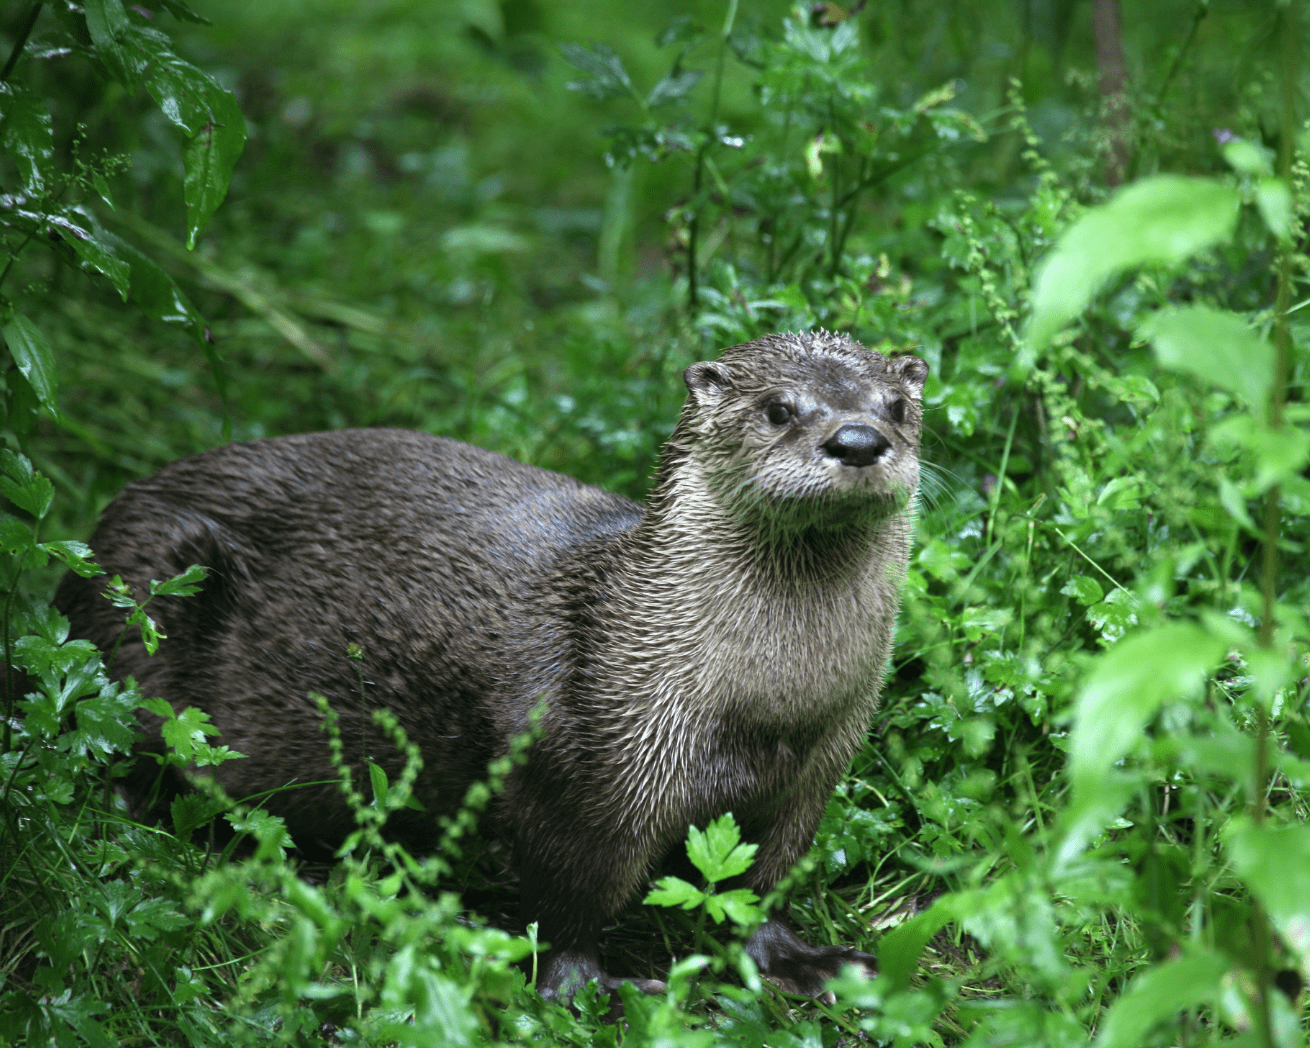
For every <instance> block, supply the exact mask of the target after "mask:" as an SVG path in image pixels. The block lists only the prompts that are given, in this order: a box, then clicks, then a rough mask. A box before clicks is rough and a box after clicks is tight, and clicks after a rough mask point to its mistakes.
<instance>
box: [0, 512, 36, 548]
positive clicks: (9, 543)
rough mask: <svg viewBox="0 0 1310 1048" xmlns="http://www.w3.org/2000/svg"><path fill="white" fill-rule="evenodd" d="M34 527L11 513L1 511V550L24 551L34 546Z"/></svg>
mask: <svg viewBox="0 0 1310 1048" xmlns="http://www.w3.org/2000/svg"><path fill="white" fill-rule="evenodd" d="M32 544H33V535H32V529H31V528H29V527H28V526H27V525H26V524H24V523H23V522H22V521H21V520H19V519H18V518H17V517H15V516H13V515H12V514H9V513H0V552H2V553H10V554H13V553H24V552H26V551H27V550H29V549H31V548H32Z"/></svg>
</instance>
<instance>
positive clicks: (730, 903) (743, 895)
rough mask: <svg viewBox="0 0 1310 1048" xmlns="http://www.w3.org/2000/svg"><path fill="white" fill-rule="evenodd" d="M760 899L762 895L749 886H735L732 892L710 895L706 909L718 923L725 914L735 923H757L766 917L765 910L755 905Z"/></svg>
mask: <svg viewBox="0 0 1310 1048" xmlns="http://www.w3.org/2000/svg"><path fill="white" fill-rule="evenodd" d="M759 901H760V897H759V896H758V895H756V894H755V893H754V892H753V891H751V890H750V889H749V888H734V889H733V890H732V891H730V892H719V893H718V894H716V895H711V896H709V897H708V898H707V899H706V900H705V909H706V912H708V913H709V915H710V916H711V917H713V918H714V922H715V923H716V924H719V923H721V922H722V921H723V918H724V917H725V916H726V917H728V918H730V919H731V920H732V922H733V923H734V924H741V925H749V924H756V923H758V922H759V921H760V920H762V919H763V917H764V914H763V912H762V911H761V910H760V908H759V907H758V906H756V905H755V904H756V903H757V902H759Z"/></svg>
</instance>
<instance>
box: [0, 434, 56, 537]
mask: <svg viewBox="0 0 1310 1048" xmlns="http://www.w3.org/2000/svg"><path fill="white" fill-rule="evenodd" d="M0 470H3V472H0V493H3V494H4V496H5V497H6V498H7V499H9V501H10V502H12V503H13V504H14V505H15V506H18V507H19V508H20V509H24V510H26V511H27V512H28V513H30V514H32V516H34V517H36V519H37V520H40V519H41V518H42V517H44V516H45V515H46V513H47V512H48V511H49V510H50V503H51V502H52V501H53V500H54V497H55V486H54V485H53V484H51V483H50V481H48V480H47V479H46V478H45V477H43V476H41V474H40V473H37V472H35V471H34V470H33V469H32V463H31V462H29V461H28V460H27V458H26V457H25V456H23V455H18V454H15V453H14V452H12V451H10V450H8V449H7V448H6V449H3V450H0Z"/></svg>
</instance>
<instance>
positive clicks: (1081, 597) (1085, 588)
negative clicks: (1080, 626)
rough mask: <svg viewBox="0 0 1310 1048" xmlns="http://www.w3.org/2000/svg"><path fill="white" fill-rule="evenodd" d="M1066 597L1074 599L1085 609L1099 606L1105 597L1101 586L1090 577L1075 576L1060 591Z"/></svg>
mask: <svg viewBox="0 0 1310 1048" xmlns="http://www.w3.org/2000/svg"><path fill="white" fill-rule="evenodd" d="M1060 592H1061V593H1063V594H1064V595H1065V596H1066V597H1073V599H1074V600H1076V601H1077V602H1078V603H1079V604H1081V605H1082V606H1083V607H1084V608H1088V607H1091V606H1092V605H1093V604H1098V603H1100V601H1101V600H1102V599H1104V597H1105V590H1103V589H1101V584H1100V583H1099V582H1097V581H1096V580H1095V579H1094V578H1091V577H1090V576H1088V575H1075V576H1074V577H1073V578H1071V579H1070V580H1069V581H1068V582H1066V583H1065V584H1064V586H1063V587H1062V588H1061V589H1060Z"/></svg>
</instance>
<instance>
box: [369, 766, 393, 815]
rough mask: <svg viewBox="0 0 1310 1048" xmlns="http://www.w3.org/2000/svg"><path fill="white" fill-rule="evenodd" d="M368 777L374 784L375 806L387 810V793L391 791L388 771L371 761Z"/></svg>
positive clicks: (379, 809) (380, 809)
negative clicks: (388, 782)
mask: <svg viewBox="0 0 1310 1048" xmlns="http://www.w3.org/2000/svg"><path fill="white" fill-rule="evenodd" d="M368 777H369V781H370V782H372V784H373V807H375V808H377V810H378V811H386V810H387V793H388V791H389V787H388V784H387V773H386V772H385V771H383V770H382V769H381V768H379V767H378V766H377V765H376V764H374V763H373V762H372V761H369V762H368Z"/></svg>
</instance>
